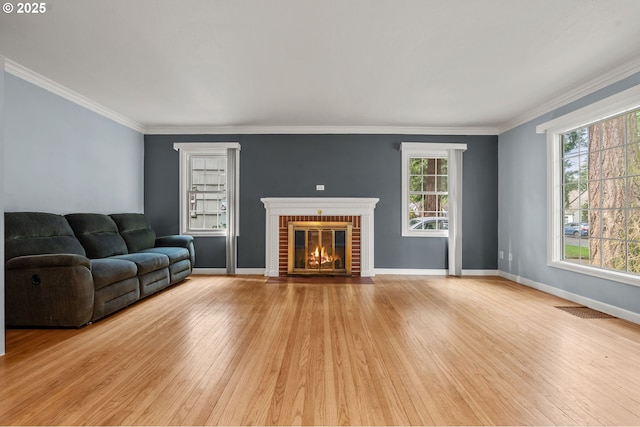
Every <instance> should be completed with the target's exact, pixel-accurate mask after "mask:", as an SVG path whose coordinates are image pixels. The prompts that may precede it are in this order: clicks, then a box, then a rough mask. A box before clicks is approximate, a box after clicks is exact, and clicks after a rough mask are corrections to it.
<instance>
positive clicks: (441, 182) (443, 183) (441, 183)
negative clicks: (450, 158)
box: [436, 176, 449, 192]
mask: <svg viewBox="0 0 640 427" xmlns="http://www.w3.org/2000/svg"><path fill="white" fill-rule="evenodd" d="M437 182H438V185H437V189H436V190H437V191H438V192H446V191H447V189H448V188H449V183H448V181H447V177H446V176H438V178H437Z"/></svg>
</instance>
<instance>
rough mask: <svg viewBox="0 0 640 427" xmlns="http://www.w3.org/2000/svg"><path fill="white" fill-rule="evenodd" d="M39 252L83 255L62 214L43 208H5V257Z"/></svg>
mask: <svg viewBox="0 0 640 427" xmlns="http://www.w3.org/2000/svg"><path fill="white" fill-rule="evenodd" d="M40 254H76V255H82V256H85V255H86V253H85V250H84V248H83V247H82V245H81V244H80V242H79V241H78V239H76V236H75V235H74V234H73V230H72V229H71V227H70V226H69V223H68V222H67V220H66V218H65V217H64V216H62V215H56V214H52V213H45V212H5V214H4V259H5V261H8V260H10V259H12V258H16V257H19V256H24V255H40Z"/></svg>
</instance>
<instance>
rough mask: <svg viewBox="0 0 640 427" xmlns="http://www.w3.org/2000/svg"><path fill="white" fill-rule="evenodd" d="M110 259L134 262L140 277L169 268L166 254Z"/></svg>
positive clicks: (135, 255) (138, 254)
mask: <svg viewBox="0 0 640 427" xmlns="http://www.w3.org/2000/svg"><path fill="white" fill-rule="evenodd" d="M109 259H121V260H126V261H131V262H134V263H135V264H136V266H137V267H138V276H142V275H143V274H147V273H150V272H152V271H156V270H161V269H163V268H166V267H168V266H169V257H168V256H166V255H164V254H154V253H144V252H138V253H135V254H127V255H117V256H114V257H111V258H109Z"/></svg>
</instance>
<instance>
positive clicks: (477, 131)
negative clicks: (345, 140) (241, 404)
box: [145, 125, 499, 135]
mask: <svg viewBox="0 0 640 427" xmlns="http://www.w3.org/2000/svg"><path fill="white" fill-rule="evenodd" d="M498 132H499V128H497V127H437V126H434V127H431V126H206V125H203V126H147V127H146V129H145V133H146V134H147V135H200V134H206V135H260V134H265V135H278V134H301V135H302V134H304V135H307V134H330V135H338V134H342V135H344V134H364V135H386V134H389V135H498Z"/></svg>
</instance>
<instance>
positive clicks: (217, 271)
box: [192, 268, 227, 275]
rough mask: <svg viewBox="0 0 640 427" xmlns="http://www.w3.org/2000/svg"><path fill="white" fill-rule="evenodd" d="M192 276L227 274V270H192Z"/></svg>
mask: <svg viewBox="0 0 640 427" xmlns="http://www.w3.org/2000/svg"><path fill="white" fill-rule="evenodd" d="M192 274H195V275H210V274H215V275H219V274H227V269H226V268H194V269H193V272H192Z"/></svg>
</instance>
